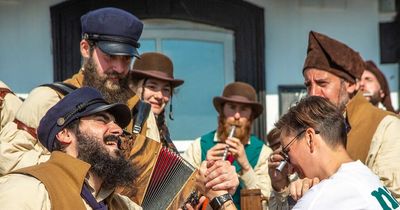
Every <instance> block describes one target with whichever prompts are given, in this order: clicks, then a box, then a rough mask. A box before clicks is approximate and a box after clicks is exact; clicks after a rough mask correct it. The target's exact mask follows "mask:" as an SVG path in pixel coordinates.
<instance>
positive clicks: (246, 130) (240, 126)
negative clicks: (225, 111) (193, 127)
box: [217, 115, 252, 145]
mask: <svg viewBox="0 0 400 210" xmlns="http://www.w3.org/2000/svg"><path fill="white" fill-rule="evenodd" d="M251 123H252V121H251V120H246V121H239V120H232V119H231V118H230V119H226V117H225V116H222V115H220V116H219V117H218V129H217V135H218V137H219V139H220V140H221V141H222V142H225V140H226V138H227V137H228V136H229V133H230V132H231V129H232V126H233V125H234V126H236V129H235V133H234V134H233V137H235V138H238V139H240V141H241V142H242V144H244V145H245V144H247V143H248V141H249V138H250V132H251Z"/></svg>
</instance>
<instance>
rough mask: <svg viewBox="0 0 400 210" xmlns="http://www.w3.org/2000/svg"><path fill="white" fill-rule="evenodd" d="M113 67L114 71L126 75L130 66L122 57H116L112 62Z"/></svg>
mask: <svg viewBox="0 0 400 210" xmlns="http://www.w3.org/2000/svg"><path fill="white" fill-rule="evenodd" d="M111 66H112V69H113V71H115V72H117V73H119V74H124V73H125V72H127V70H128V64H127V63H126V61H125V59H124V58H123V57H122V56H115V57H114V58H112V60H111Z"/></svg>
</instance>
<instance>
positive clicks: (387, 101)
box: [365, 60, 394, 112]
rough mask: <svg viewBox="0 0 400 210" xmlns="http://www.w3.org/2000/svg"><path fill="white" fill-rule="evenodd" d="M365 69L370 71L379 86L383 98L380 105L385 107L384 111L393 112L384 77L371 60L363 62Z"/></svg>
mask: <svg viewBox="0 0 400 210" xmlns="http://www.w3.org/2000/svg"><path fill="white" fill-rule="evenodd" d="M365 69H366V70H367V71H370V72H371V73H372V74H374V75H375V77H376V79H377V80H378V82H379V85H380V86H381V89H382V91H383V93H384V94H385V96H384V97H383V99H382V104H383V105H384V106H385V107H386V110H388V111H391V112H394V108H393V106H392V99H391V98H390V90H389V85H388V82H387V80H386V77H385V75H384V74H383V73H382V71H381V70H379V68H378V67H377V66H376V65H375V63H374V62H373V61H371V60H368V61H365Z"/></svg>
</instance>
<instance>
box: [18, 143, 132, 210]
mask: <svg viewBox="0 0 400 210" xmlns="http://www.w3.org/2000/svg"><path fill="white" fill-rule="evenodd" d="M89 168H90V164H88V163H86V162H83V161H81V160H79V159H76V158H74V157H72V156H70V155H68V154H65V153H63V152H58V151H55V152H52V153H51V157H50V159H49V160H48V161H47V162H44V163H41V164H39V165H36V166H31V167H27V168H22V169H19V170H17V171H14V172H12V173H20V174H26V175H30V176H33V177H35V178H37V179H38V180H40V181H41V182H42V183H43V184H44V185H45V187H46V190H47V192H48V194H49V197H50V202H51V208H52V209H54V210H60V209H66V210H67V209H68V210H69V209H74V210H86V207H85V204H84V201H83V200H82V197H81V190H82V186H83V183H84V181H85V177H86V174H87V173H88V170H89ZM105 203H106V204H107V206H108V209H109V210H117V209H118V210H120V209H121V210H122V209H128V207H127V205H126V204H125V203H124V202H123V201H122V199H120V198H119V197H118V196H114V194H113V193H112V194H111V195H110V196H109V197H108V198H106V200H105Z"/></svg>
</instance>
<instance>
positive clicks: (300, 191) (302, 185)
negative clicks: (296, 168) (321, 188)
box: [289, 178, 319, 201]
mask: <svg viewBox="0 0 400 210" xmlns="http://www.w3.org/2000/svg"><path fill="white" fill-rule="evenodd" d="M318 183H319V179H318V178H314V179H309V178H304V179H297V180H296V181H293V182H292V183H290V186H289V192H290V195H291V196H292V198H293V199H294V200H295V201H297V200H299V199H300V198H301V197H303V195H304V193H306V192H307V191H308V190H309V189H310V188H311V187H312V186H314V185H316V184H318Z"/></svg>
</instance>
